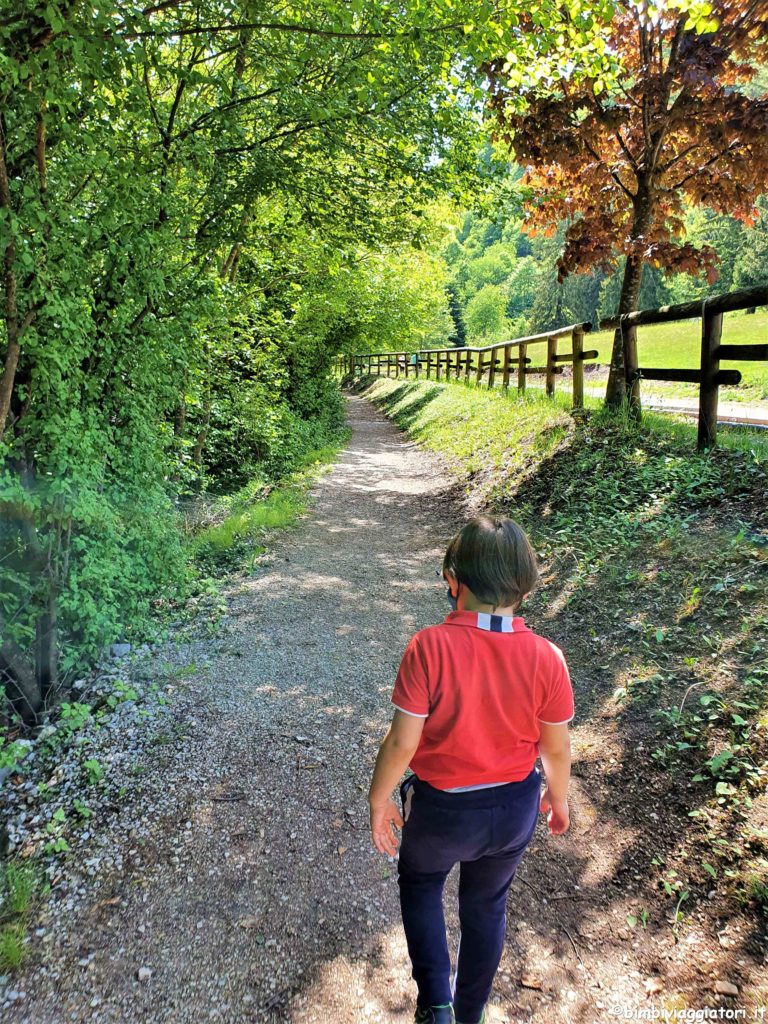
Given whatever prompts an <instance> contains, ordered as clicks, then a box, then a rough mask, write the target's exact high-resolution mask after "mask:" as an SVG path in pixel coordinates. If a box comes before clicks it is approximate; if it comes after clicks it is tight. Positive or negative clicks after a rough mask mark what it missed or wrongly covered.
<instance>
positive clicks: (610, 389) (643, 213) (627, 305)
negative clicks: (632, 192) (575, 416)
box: [605, 182, 653, 409]
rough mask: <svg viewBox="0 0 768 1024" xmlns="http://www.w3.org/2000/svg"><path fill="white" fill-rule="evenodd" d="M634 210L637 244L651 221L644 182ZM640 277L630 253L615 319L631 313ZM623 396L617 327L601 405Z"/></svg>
mask: <svg viewBox="0 0 768 1024" xmlns="http://www.w3.org/2000/svg"><path fill="white" fill-rule="evenodd" d="M634 211H635V212H634V217H633V219H632V241H633V242H637V241H639V240H641V239H642V238H643V236H644V235H645V234H646V232H647V231H648V228H649V227H650V224H651V220H652V214H653V202H652V199H651V189H650V186H649V184H648V183H647V182H646V183H644V184H643V183H641V185H640V188H639V190H638V194H637V196H636V197H635V200H634ZM642 278H643V258H642V256H641V255H640V254H639V253H637V252H631V253H629V255H628V256H627V261H626V263H625V264H624V279H623V280H622V282H621V296H620V297H619V309H618V315H619V316H621V315H622V314H624V313H632V312H633V311H634V310H635V309H637V301H638V298H639V296H640V282H641V281H642ZM625 397H626V380H625V376H624V345H623V342H622V337H621V327H617V328H616V330H615V331H614V334H613V351H612V352H611V365H610V368H609V370H608V386H607V388H606V391H605V404H606V405H609V406H611V407H612V408H614V409H615V408H617V407H618V406H620V405H621V404H622V403H623V402H624V399H625Z"/></svg>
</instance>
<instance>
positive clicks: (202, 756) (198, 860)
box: [0, 398, 768, 1024]
mask: <svg viewBox="0 0 768 1024" xmlns="http://www.w3.org/2000/svg"><path fill="white" fill-rule="evenodd" d="M349 418H350V423H351V425H352V427H353V428H354V433H353V436H352V439H351V442H350V444H349V446H348V447H347V448H346V450H345V451H344V452H343V453H342V454H341V457H340V458H339V461H338V462H337V464H336V465H335V466H334V468H333V469H332V470H331V471H330V472H329V473H327V474H326V475H325V476H323V477H322V478H321V479H320V480H319V482H318V483H317V484H316V486H315V487H314V491H313V497H314V504H313V505H312V507H311V511H310V513H309V514H308V515H307V516H306V517H305V521H304V522H303V523H302V524H301V525H300V526H299V527H298V528H297V529H295V530H292V531H288V532H286V533H285V534H283V535H282V537H281V538H280V539H279V541H278V542H277V543H275V544H273V545H272V548H271V561H270V562H268V563H267V564H266V565H263V566H261V567H260V568H258V569H257V570H256V572H255V574H254V575H252V576H245V577H240V578H239V579H237V580H235V579H233V581H232V583H231V585H230V586H229V587H228V589H227V592H226V595H225V596H226V601H227V614H226V615H225V617H224V619H223V620H221V621H220V622H219V623H218V624H217V625H215V626H213V627H212V626H211V623H210V621H207V620H206V617H205V614H204V608H203V606H202V605H201V610H200V614H199V615H198V619H197V620H196V621H195V623H194V625H193V628H192V630H191V631H190V630H182V631H181V632H180V634H179V636H177V637H176V638H175V639H174V641H173V643H169V644H168V645H166V646H165V647H163V648H155V649H153V650H152V651H151V652H149V656H146V655H145V656H144V659H143V661H142V660H139V661H138V662H137V664H136V666H135V667H134V676H135V677H138V676H140V675H141V674H142V673H143V677H144V679H145V681H147V680H149V682H148V685H149V686H150V687H151V686H152V685H153V680H158V679H159V680H162V683H163V685H162V687H161V690H160V692H161V693H163V694H164V695H165V696H166V697H167V701H168V702H167V703H166V704H165V705H163V704H160V705H158V706H157V707H155V708H154V710H152V711H151V712H148V717H147V718H146V719H145V720H143V721H142V720H141V719H140V718H137V715H141V707H140V705H141V701H139V704H138V705H137V704H136V703H135V702H132V701H127V702H125V704H122V705H121V706H120V707H119V708H118V711H117V713H116V714H115V716H114V719H113V721H112V723H111V727H110V728H107V729H102V730H97V731H96V732H95V733H94V734H93V735H92V736H90V738H89V739H88V745H86V746H84V747H83V748H82V750H83V751H86V752H87V754H88V756H92V757H95V758H96V759H97V760H98V761H99V762H100V763H103V764H105V765H106V766H107V771H106V775H105V778H104V779H103V780H102V782H101V783H100V784H99V786H98V787H96V790H94V788H93V787H91V789H90V790H88V793H94V792H97V793H98V794H99V799H98V801H97V800H96V799H94V800H93V805H94V813H93V817H92V818H91V819H89V820H88V821H87V822H84V823H82V825H81V829H80V833H79V835H78V836H75V835H72V834H71V833H68V836H69V838H70V842H71V846H72V847H73V849H72V854H71V855H70V857H69V861H68V865H70V866H67V867H65V869H64V871H63V872H61V874H60V875H59V876H58V877H54V879H53V881H54V883H55V884H54V886H53V890H52V893H51V896H50V898H49V899H48V900H47V901H46V902H45V904H44V905H43V907H42V908H41V909H40V912H39V913H38V914H37V915H36V916H35V919H34V920H33V921H32V922H31V933H30V934H31V942H30V944H29V946H30V949H29V952H30V956H29V959H28V963H27V966H26V967H25V968H24V969H23V970H22V971H21V972H20V973H19V974H18V975H16V976H14V977H13V978H10V979H6V981H9V982H10V984H12V986H13V987H12V989H11V988H9V987H8V984H6V988H5V992H4V993H3V991H2V981H3V979H0V1010H1V1011H2V1013H1V1014H0V1016H2V1019H3V1021H4V1022H6V1021H7V1022H8V1024H68V1022H93V1024H107V1022H110V1024H138V1022H148V1024H193V1022H194V1024H201V1022H205V1021H220V1022H223V1024H310V1022H318V1024H319V1022H323V1024H360V1022H371V1024H406V1022H408V1021H411V1020H412V1019H413V999H414V989H413V985H412V982H411V980H410V965H409V963H408V960H407V954H406V948H405V942H404V939H403V936H402V931H401V925H400V918H399V906H398V894H397V880H396V871H395V868H394V865H393V864H391V863H389V862H388V861H387V860H386V859H385V858H383V857H381V855H379V854H377V853H376V852H375V851H374V850H373V848H372V847H371V845H370V840H369V834H368V825H367V806H366V801H365V795H366V792H367V788H368V784H369V780H370V772H371V769H372V765H373V761H374V757H375V752H376V749H377V746H378V743H379V741H380V739H381V737H382V735H383V733H384V731H385V729H386V726H387V723H388V721H389V719H390V715H391V706H390V704H389V696H390V692H391V686H392V682H393V679H394V675H395V671H396V668H397V665H398V663H399V660H400V656H401V653H402V650H403V648H404V646H405V644H406V642H407V640H408V638H409V637H410V636H411V635H412V634H413V632H414V631H415V630H417V629H420V628H422V627H423V626H425V625H427V624H429V623H432V622H436V621H440V620H441V619H442V617H443V616H444V614H445V612H446V611H447V602H446V598H445V588H444V586H443V585H442V583H441V581H439V580H437V579H436V578H435V575H434V572H435V569H436V568H438V567H439V565H440V563H441V558H442V553H443V551H444V548H445V544H446V541H447V539H448V538H449V536H450V535H451V533H452V532H453V531H454V530H455V529H456V527H457V525H459V524H460V522H461V520H462V518H463V517H464V516H465V512H464V509H463V507H462V501H461V499H460V497H459V495H458V493H457V491H458V489H457V487H456V485H455V483H454V482H452V480H451V477H450V474H449V473H448V472H447V471H446V467H444V466H443V465H441V463H440V462H439V460H438V459H437V458H436V457H435V456H433V455H431V454H429V453H428V452H426V451H424V450H423V449H420V448H418V447H417V446H416V445H415V444H414V443H410V442H408V441H407V440H406V439H405V438H404V436H403V435H402V434H401V433H399V432H398V431H397V430H396V428H395V427H394V426H392V424H391V423H390V422H389V421H387V420H386V419H385V418H384V417H383V416H382V415H380V414H379V413H378V412H377V411H375V410H374V409H373V407H372V406H371V405H369V404H368V403H367V402H366V401H364V400H363V399H360V398H351V399H350V401H349ZM529 621H530V624H531V625H532V626H533V627H534V628H536V629H538V630H539V631H541V632H543V633H544V634H545V635H550V636H552V638H553V639H555V640H556V641H557V642H559V643H561V644H563V645H564V648H565V650H566V654H567V655H568V656H569V660H570V662H571V669H572V674H573V677H574V683H575V689H576V696H577V707H580V708H581V709H582V712H581V715H580V716H578V715H577V723H576V725H575V727H574V730H573V740H574V752H575V755H576V757H575V763H574V778H573V782H572V790H571V794H572V798H571V809H572V814H573V817H572V824H571V830H570V832H569V834H568V835H567V836H563V837H559V838H557V839H552V838H551V837H550V836H548V835H547V834H546V828H545V826H544V823H543V820H542V821H540V823H539V828H538V833H537V836H536V837H535V838H534V841H533V843H532V844H531V847H530V848H529V851H528V852H527V854H526V857H525V859H524V860H523V863H522V865H521V868H520V871H519V872H518V877H517V880H516V882H515V885H514V886H513V888H512V891H511V893H510V899H509V918H508V920H509V926H508V936H507V945H506V949H505V953H504V958H503V960H502V964H501V969H500V972H499V974H498V975H497V979H496V984H495V987H494V995H493V997H492V1000H493V1001H492V1004H491V1005H489V1007H488V1013H487V1021H488V1024H512V1022H514V1024H517V1022H522V1021H525V1022H530V1024H550V1022H551V1021H552V1020H562V1021H569V1022H570V1021H573V1022H579V1024H593V1022H595V1021H600V1022H604V1021H605V1022H607V1021H610V1020H613V1019H616V1015H619V1016H622V1014H623V1012H624V1010H626V1009H629V1011H630V1015H631V1013H634V1012H635V1011H638V1012H639V1011H640V1010H642V1011H644V1012H646V1013H647V1012H649V1010H652V1009H654V1007H652V1006H651V1005H650V1003H649V998H651V996H652V997H653V999H654V1000H658V1002H659V1003H662V1001H663V1003H664V1005H665V1006H668V1007H670V1006H671V1007H678V1008H679V1007H681V1006H688V1007H694V1008H695V1007H715V1008H725V1007H728V1008H730V1007H731V1006H732V1005H733V1004H732V1002H730V1001H729V1000H730V999H731V997H730V996H728V995H722V994H718V992H720V991H726V992H727V991H728V989H727V988H726V989H725V990H722V989H721V990H717V991H715V990H714V989H715V983H716V982H717V981H718V980H720V979H726V980H727V981H728V982H729V983H730V981H732V980H733V979H736V980H737V981H738V983H739V985H740V986H745V987H746V988H748V987H749V985H750V983H751V985H752V986H753V988H752V992H753V997H751V998H752V1000H753V1001H754V999H755V998H756V999H757V1000H758V1002H760V1001H762V1002H764V998H760V993H763V992H764V991H765V990H764V985H763V982H762V981H761V980H760V979H762V978H763V977H764V976H765V975H764V973H763V966H762V965H761V963H760V961H761V960H762V958H763V953H764V950H763V945H762V939H761V938H760V937H759V936H757V935H756V934H755V933H754V932H753V931H752V929H753V925H752V924H751V923H750V921H749V920H748V919H743V920H740V919H738V920H737V919H736V918H735V917H732V916H731V915H730V914H729V915H728V916H726V917H720V916H719V915H718V914H717V913H707V909H708V908H707V907H703V908H702V907H700V908H699V909H698V910H696V911H695V912H692V913H691V914H690V915H689V919H687V920H686V924H685V928H684V932H681V935H680V941H677V939H676V937H675V936H674V934H673V931H672V928H671V927H670V926H669V922H668V921H665V920H664V919H663V914H664V908H663V907H661V910H659V907H658V906H657V905H656V903H655V902H654V901H657V899H658V893H657V892H655V890H654V887H653V883H652V880H646V879H645V877H644V874H643V872H644V871H645V872H646V873H647V867H644V866H643V865H645V863H646V855H645V854H644V853H643V849H642V844H643V842H645V841H646V839H647V835H646V832H647V830H648V828H649V827H650V829H651V835H652V828H653V826H652V822H651V825H650V826H649V825H648V822H647V821H639V820H636V819H637V815H638V813H639V812H637V811H636V810H633V808H637V807H639V806H640V804H639V802H638V801H639V797H636V795H635V794H634V791H633V785H635V783H633V782H632V778H633V775H632V773H631V771H630V774H629V775H628V779H629V781H627V782H625V783H621V782H620V781H618V779H619V777H618V776H617V775H615V774H613V775H612V774H611V773H612V772H615V771H617V770H618V766H619V764H620V762H621V761H622V759H623V757H624V753H623V743H622V739H621V737H620V736H618V735H617V734H616V731H615V723H613V720H612V719H611V717H610V715H609V716H608V717H607V718H606V717H605V716H601V715H597V716H595V715H594V714H592V713H590V711H589V705H590V696H589V695H590V693H591V692H592V690H593V688H594V687H595V686H596V685H597V683H596V682H595V679H594V678H593V669H594V663H595V656H594V652H592V650H591V649H582V648H584V645H583V644H582V645H581V647H580V645H579V643H578V635H574V636H570V634H568V633H567V632H566V633H565V634H563V635H561V636H558V635H553V634H552V633H551V632H550V631H551V629H552V628H553V627H554V626H555V623H554V620H553V619H552V618H551V617H548V615H547V614H544V615H543V617H542V621H537V617H536V616H530V617H529ZM587 647H589V645H588V644H587ZM571 656H573V657H571ZM113 685H114V684H113ZM136 685H137V687H138V688H139V689H141V688H140V686H139V683H138V682H137V683H136ZM141 692H146V687H145V690H144V691H141ZM80 756H81V757H84V756H85V754H83V753H81V755H80ZM80 771H81V767H80V765H79V764H78V761H77V759H76V758H75V760H74V762H73V763H72V764H70V763H67V764H61V765H60V766H59V767H58V768H57V769H56V771H55V772H54V773H53V775H52V776H51V778H50V779H47V784H48V792H50V793H51V794H53V799H52V798H51V797H50V796H49V797H46V798H44V802H43V803H42V804H40V802H39V801H38V799H37V797H36V796H35V795H34V781H33V778H34V776H32V777H29V778H27V777H26V776H25V780H21V781H19V782H17V783H16V786H15V789H14V791H13V793H11V794H10V795H8V796H6V810H9V812H12V814H9V820H10V827H9V831H8V835H9V837H10V841H11V843H12V844H13V849H14V850H17V851H21V853H22V855H24V851H25V847H27V846H28V845H29V844H33V845H34V843H35V842H37V843H40V842H43V841H45V839H46V836H47V833H46V828H47V825H49V824H50V823H51V818H52V815H53V814H54V813H55V811H54V809H55V808H56V807H57V806H58V807H59V808H63V807H67V808H69V806H70V804H71V797H72V795H74V794H75V793H77V792H79V789H78V788H77V787H78V786H79V787H80V789H82V788H83V787H82V782H79V781H78V780H79V779H80V778H81V777H80V776H79V775H78V772H80ZM658 785H659V783H658V780H655V781H654V786H658ZM68 794H69V795H68ZM88 799H90V796H89V797H88ZM643 799H644V804H643V811H642V815H643V816H648V815H650V817H649V818H648V821H651V819H653V821H657V822H658V821H660V820H662V818H663V816H664V815H665V813H666V810H665V807H666V799H667V798H666V797H665V795H664V792H663V790H658V791H656V790H655V789H653V788H652V789H651V790H649V791H648V792H645V793H644V794H643ZM0 803H1V801H0ZM0 810H2V807H0ZM651 811H652V813H650V812H651ZM54 820H55V819H54ZM53 870H54V871H56V870H57V869H55V868H54V869H53ZM76 871H79V872H80V873H79V874H76V873H75V872H76ZM646 881H648V886H647V887H646V886H645V882H646ZM447 892H448V897H449V899H448V906H449V912H448V924H449V930H450V933H451V940H452V945H453V948H454V949H455V944H456V939H457V927H456V917H455V914H454V913H453V910H452V907H453V902H452V897H454V896H455V877H452V878H451V879H449V882H448V890H447ZM662 902H663V896H662ZM639 903H640V904H641V905H642V904H645V905H648V906H649V907H651V909H652V911H653V912H654V917H655V920H654V924H653V927H651V925H650V924H649V926H648V928H647V929H646V928H645V927H640V926H638V927H635V928H628V927H627V922H628V915H629V914H630V912H631V913H635V914H636V913H637V906H638V904H639ZM654 908H655V909H654ZM745 943H746V945H745ZM747 948H749V952H747V951H746V950H747ZM692 951H694V952H696V951H697V952H696V956H695V960H696V962H695V963H693V960H692V957H693V953H692ZM765 956H766V962H768V951H766V952H765ZM742 991H743V989H742ZM754 993H757V995H754ZM745 995H746V993H745ZM741 999H742V997H741V996H738V997H737V1001H736V1005H743V1004H742V1003H741Z"/></svg>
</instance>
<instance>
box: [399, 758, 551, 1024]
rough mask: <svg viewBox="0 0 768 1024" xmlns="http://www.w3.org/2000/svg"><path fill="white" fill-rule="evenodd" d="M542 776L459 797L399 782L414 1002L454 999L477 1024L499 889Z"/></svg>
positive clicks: (495, 955) (498, 932) (499, 946)
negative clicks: (450, 930)
mask: <svg viewBox="0 0 768 1024" xmlns="http://www.w3.org/2000/svg"><path fill="white" fill-rule="evenodd" d="M540 794H541V774H540V772H539V770H538V768H534V769H533V770H532V771H531V773H530V775H528V776H527V778H525V779H523V780H522V781H521V782H509V783H506V784H505V785H503V786H494V787H493V788H492V789H479V790H473V791H470V792H467V793H446V792H444V791H442V790H439V789H435V787H434V786H430V785H429V783H427V782H422V781H421V780H420V779H417V778H416V776H415V775H410V776H409V777H408V778H407V779H406V780H405V781H404V782H403V783H402V785H401V786H400V796H401V799H402V801H403V818H404V819H405V824H404V826H403V832H402V840H401V845H400V855H399V860H398V869H397V870H398V884H399V886H400V907H401V910H402V914H403V928H404V929H405V938H406V941H407V943H408V952H409V954H410V957H411V963H412V965H413V979H414V981H415V982H416V985H417V987H418V999H417V1003H418V1005H419V1006H420V1007H422V1008H424V1007H427V1006H441V1005H444V1004H446V1003H453V1006H454V1012H455V1014H456V1020H457V1021H460V1022H461V1024H477V1022H478V1021H479V1020H480V1018H481V1016H482V1012H483V1007H484V1006H485V1004H486V1002H487V1001H488V997H489V995H490V993H491V985H492V984H493V978H494V975H495V974H496V970H497V968H498V966H499V961H500V960H501V954H502V950H503V948H504V932H505V929H506V900H507V890H508V889H509V886H510V884H511V882H512V879H513V878H514V876H515V871H516V870H517V865H518V864H519V863H520V860H521V858H522V856H523V854H524V853H525V849H526V847H527V846H528V844H529V843H530V841H531V839H532V838H533V833H534V831H535V829H536V820H537V817H538V812H539V798H540ZM454 864H460V865H461V867H460V869H459V871H460V873H459V923H460V927H461V932H460V940H459V953H458V962H457V966H456V976H455V983H454V986H453V989H452V987H451V981H450V974H451V960H450V956H449V954H448V942H447V939H446V934H445V917H444V915H443V887H444V885H445V880H446V878H447V876H448V872H449V871H450V870H451V868H452V867H453V866H454Z"/></svg>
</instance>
